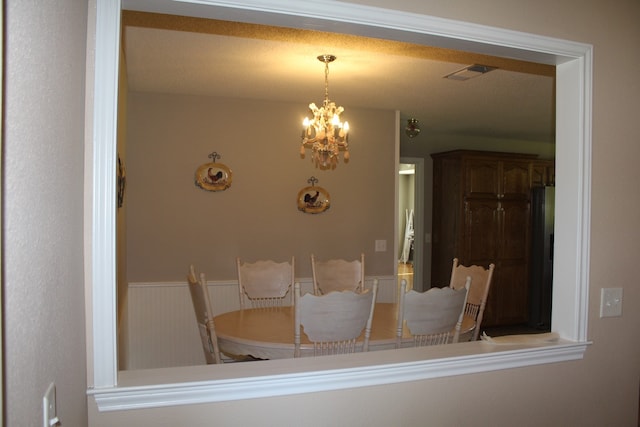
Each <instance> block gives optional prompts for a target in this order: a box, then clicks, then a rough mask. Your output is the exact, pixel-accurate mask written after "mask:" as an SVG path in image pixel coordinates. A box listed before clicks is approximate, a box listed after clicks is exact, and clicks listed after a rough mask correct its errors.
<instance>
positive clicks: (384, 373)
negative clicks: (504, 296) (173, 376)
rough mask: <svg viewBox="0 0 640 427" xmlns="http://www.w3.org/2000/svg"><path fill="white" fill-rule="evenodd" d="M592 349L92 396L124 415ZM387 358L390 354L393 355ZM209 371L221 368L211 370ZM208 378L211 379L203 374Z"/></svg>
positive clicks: (436, 374)
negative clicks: (137, 411)
mask: <svg viewBox="0 0 640 427" xmlns="http://www.w3.org/2000/svg"><path fill="white" fill-rule="evenodd" d="M457 345H459V344H457ZM471 345H476V346H486V345H487V344H484V343H481V342H477V343H472V344H471ZM587 345H588V344H587V343H582V344H558V345H554V346H550V347H544V348H532V349H524V350H523V349H518V350H510V351H501V352H496V353H486V354H479V355H478V354H471V355H464V356H456V357H444V358H438V359H430V360H414V361H408V362H401V363H386V364H383V365H374V366H360V367H354V368H349V369H328V370H316V371H304V372H296V373H290V374H279V375H263V376H255V377H249V378H233V379H222V380H210V381H193V382H183V383H173V384H153V385H144V386H136V387H121V388H120V387H119V388H113V389H110V390H102V391H92V392H90V393H89V394H90V395H93V396H94V397H95V399H96V403H97V405H98V408H99V409H100V411H122V410H128V409H141V408H156V407H163V406H173V405H191V404H199V403H212V402H223V401H230V400H242V399H254V398H262V397H273V396H285V395H297V394H301V393H314V392H319V391H330V390H341V389H352V388H357V387H368V386H376V385H383V384H395V383H402V382H406V381H416V380H424V379H431V378H441V377H450V376H455V375H465V374H473V373H478V372H488V371H494V370H502V369H508V368H518V367H522V366H532V365H540V364H545V363H556V362H563V361H567V360H579V359H582V355H583V353H584V351H585V348H586V346H587ZM415 350H418V351H419V350H421V349H408V350H406V351H405V350H392V351H396V352H406V353H416V351H415ZM380 353H383V352H380ZM384 353H387V354H388V353H389V351H385V352H384ZM209 368H216V367H215V366H211V367H209ZM222 368H224V367H222ZM203 375H206V374H205V373H204V372H203Z"/></svg>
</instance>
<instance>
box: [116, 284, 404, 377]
mask: <svg viewBox="0 0 640 427" xmlns="http://www.w3.org/2000/svg"><path fill="white" fill-rule="evenodd" d="M371 283H372V280H369V279H368V280H367V281H366V286H367V287H370V286H371ZM300 284H301V286H302V292H303V293H305V292H311V291H312V289H313V286H312V283H311V279H306V280H300ZM207 288H208V290H209V297H210V298H211V303H212V305H213V311H214V315H218V314H221V313H225V312H227V311H233V310H238V309H239V308H240V302H239V295H238V284H237V282H235V281H231V282H220V281H216V282H207ZM396 298H397V283H396V279H395V278H394V277H385V278H379V286H378V298H377V299H378V301H379V302H395V301H396ZM127 308H128V310H127V316H124V319H126V321H127V323H128V324H126V325H121V328H120V330H125V329H126V331H127V339H126V343H127V344H126V345H127V348H126V352H125V353H126V356H125V355H123V356H125V357H122V358H121V359H120V360H121V361H122V362H123V366H121V367H120V369H123V370H134V369H151V368H168V367H176V366H192V365H203V364H204V363H205V359H204V354H203V352H202V344H201V342H200V336H199V334H198V328H197V327H196V322H195V316H194V313H193V306H192V305H191V296H190V295H189V288H188V287H187V283H186V282H182V283H181V282H163V283H130V284H129V290H128V307H127ZM121 350H122V351H124V350H125V349H121Z"/></svg>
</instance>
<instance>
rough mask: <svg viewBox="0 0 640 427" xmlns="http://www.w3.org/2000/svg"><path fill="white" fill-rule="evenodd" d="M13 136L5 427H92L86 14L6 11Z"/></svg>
mask: <svg viewBox="0 0 640 427" xmlns="http://www.w3.org/2000/svg"><path fill="white" fill-rule="evenodd" d="M3 5H4V7H5V8H6V9H5V13H6V15H5V17H6V20H5V30H6V32H5V39H4V40H5V42H6V47H5V49H6V50H5V54H6V56H5V57H4V67H5V69H4V74H5V78H6V80H5V82H4V83H5V98H4V111H5V114H6V115H5V116H4V117H3V120H4V122H3V123H4V134H3V146H4V147H3V149H4V152H3V161H4V163H3V172H4V176H3V187H2V192H3V208H4V213H3V214H4V218H3V224H2V227H3V232H2V234H3V251H2V253H3V273H4V277H3V296H4V300H3V310H4V321H3V323H4V325H3V326H4V336H5V341H4V343H3V346H4V348H3V353H4V355H5V357H4V362H5V367H6V370H5V371H4V372H5V376H4V383H3V386H4V390H5V393H4V395H5V399H6V400H4V402H3V404H4V405H5V407H4V408H5V418H4V420H3V421H4V424H3V425H6V426H41V425H42V397H43V395H44V393H45V391H46V390H47V387H48V386H49V384H50V383H51V382H54V383H55V385H56V389H57V396H58V399H57V408H58V414H59V416H60V418H61V419H62V421H63V425H68V426H83V425H86V423H87V408H86V402H87V398H86V385H87V382H86V381H87V379H86V368H85V366H86V355H85V332H84V307H85V300H84V285H83V259H82V257H83V247H82V244H83V241H82V233H83V202H82V200H83V162H84V148H83V147H84V120H83V118H84V105H85V87H84V85H85V63H86V57H85V49H86V36H87V4H86V2H81V1H74V0H62V1H59V2H25V1H22V0H15V1H14V0H7V1H5V2H3Z"/></svg>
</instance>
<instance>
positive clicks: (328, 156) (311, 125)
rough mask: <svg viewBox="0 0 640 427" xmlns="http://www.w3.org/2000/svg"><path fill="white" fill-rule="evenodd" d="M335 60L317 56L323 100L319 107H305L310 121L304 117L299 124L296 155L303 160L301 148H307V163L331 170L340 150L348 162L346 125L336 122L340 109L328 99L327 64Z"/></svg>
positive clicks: (346, 123) (347, 126)
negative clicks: (308, 159) (319, 63)
mask: <svg viewBox="0 0 640 427" xmlns="http://www.w3.org/2000/svg"><path fill="white" fill-rule="evenodd" d="M335 59H336V57H335V56H334V55H320V56H318V60H319V61H320V62H324V101H323V102H322V106H321V107H320V108H318V107H317V106H316V104H315V103H313V102H312V103H311V104H309V109H310V110H311V112H312V113H313V118H311V119H309V118H308V117H305V119H304V121H303V123H302V126H303V129H302V144H301V146H300V156H301V157H302V158H304V157H305V148H310V149H311V150H312V157H311V161H312V162H313V163H314V164H315V165H316V167H317V168H320V169H335V168H336V166H337V165H338V160H339V154H340V151H343V152H344V154H343V158H344V161H345V163H346V162H348V161H349V123H348V122H344V123H342V122H341V121H340V114H342V112H343V111H344V108H342V107H336V104H335V102H332V101H330V100H329V63H330V62H333V61H335Z"/></svg>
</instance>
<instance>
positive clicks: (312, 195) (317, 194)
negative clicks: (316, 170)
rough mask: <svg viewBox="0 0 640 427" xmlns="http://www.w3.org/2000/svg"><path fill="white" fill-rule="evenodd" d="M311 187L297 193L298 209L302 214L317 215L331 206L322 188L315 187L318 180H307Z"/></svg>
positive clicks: (327, 193)
mask: <svg viewBox="0 0 640 427" xmlns="http://www.w3.org/2000/svg"><path fill="white" fill-rule="evenodd" d="M307 182H308V183H310V184H311V187H305V188H303V189H302V190H300V191H299V192H298V209H299V210H301V211H302V212H304V213H310V214H317V213H321V212H324V211H326V210H327V209H329V207H330V206H331V202H330V198H329V192H328V191H327V190H325V189H324V188H322V187H316V186H315V184H316V182H318V179H317V178H316V177H315V176H312V177H311V178H309V179H308V180H307Z"/></svg>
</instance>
